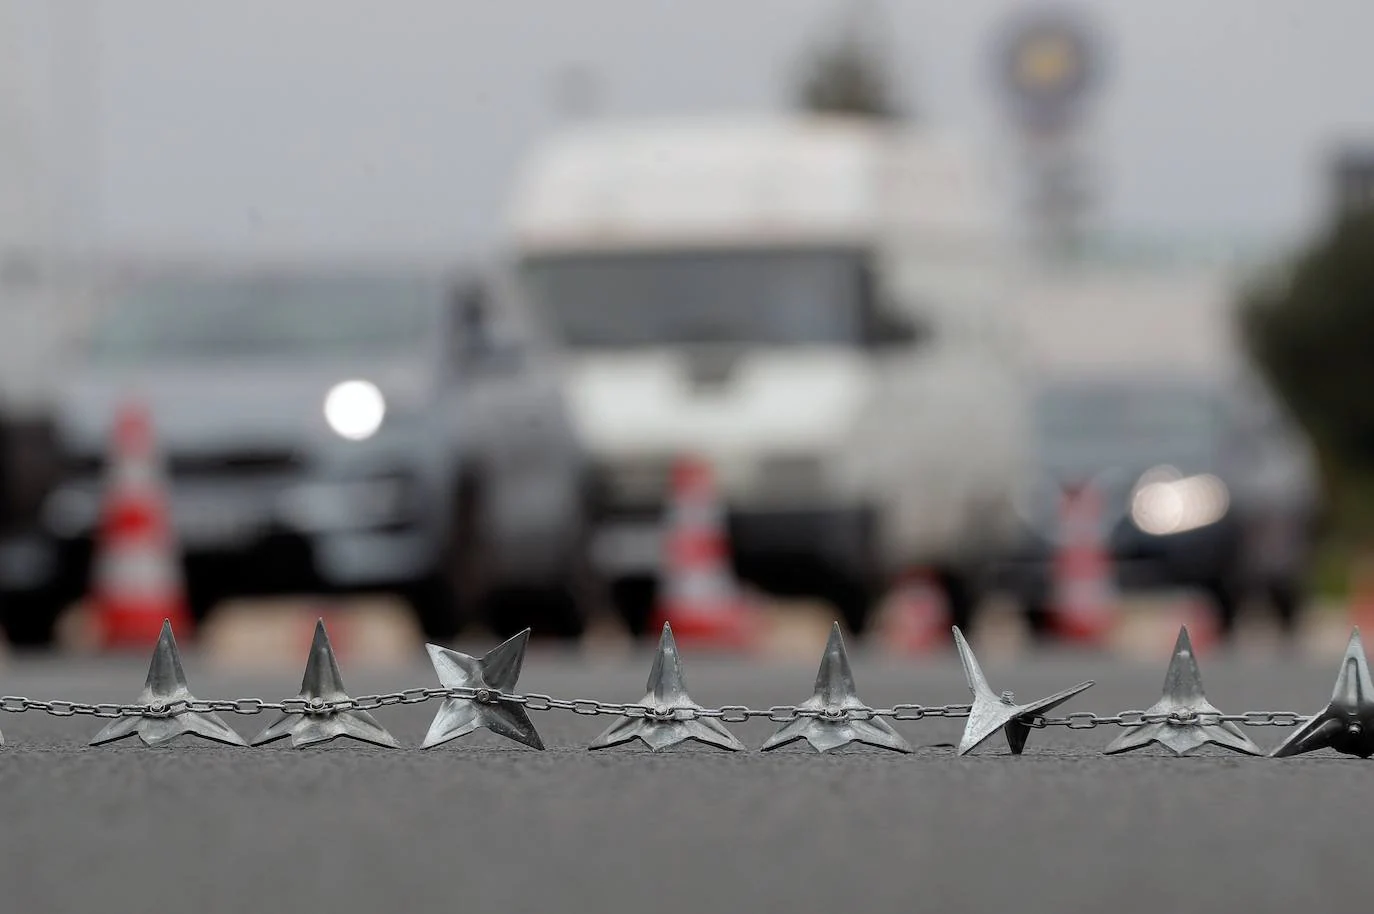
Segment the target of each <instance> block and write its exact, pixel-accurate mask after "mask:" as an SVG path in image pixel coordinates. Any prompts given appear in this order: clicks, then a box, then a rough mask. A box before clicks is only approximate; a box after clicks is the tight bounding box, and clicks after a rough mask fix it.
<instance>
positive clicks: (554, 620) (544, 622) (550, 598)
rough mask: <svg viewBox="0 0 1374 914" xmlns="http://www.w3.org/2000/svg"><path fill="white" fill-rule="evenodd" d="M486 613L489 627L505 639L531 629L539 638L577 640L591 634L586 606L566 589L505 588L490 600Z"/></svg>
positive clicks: (489, 597) (573, 590)
mask: <svg viewBox="0 0 1374 914" xmlns="http://www.w3.org/2000/svg"><path fill="white" fill-rule="evenodd" d="M486 612H487V623H488V625H489V627H490V628H491V630H492V631H493V632H495V633H496V635H497V636H498V637H500V638H502V639H505V638H509V637H511V636H512V635H515V634H517V633H519V632H521V631H524V630H525V629H527V628H528V629H530V630H531V631H532V633H533V634H534V635H535V636H536V637H550V638H559V639H565V640H576V639H578V638H581V637H582V635H583V633H584V632H585V631H586V630H587V616H586V610H585V608H584V603H583V601H582V600H580V599H578V595H577V592H576V588H574V587H571V586H566V585H561V586H560V585H551V586H548V587H503V588H501V589H499V590H497V591H495V592H493V593H492V594H490V595H489V596H488V598H487V601H486Z"/></svg>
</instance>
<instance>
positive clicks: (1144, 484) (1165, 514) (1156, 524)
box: [1131, 467, 1231, 536]
mask: <svg viewBox="0 0 1374 914" xmlns="http://www.w3.org/2000/svg"><path fill="white" fill-rule="evenodd" d="M1230 505H1231V497H1230V493H1228V492H1227V491H1226V484H1225V483H1224V482H1222V481H1221V480H1220V479H1218V478H1217V477H1215V476H1213V475H1211V474H1210V473H1204V474H1202V475H1198V476H1180V475H1179V474H1178V472H1177V471H1176V470H1174V469H1173V468H1172V467H1161V468H1158V469H1154V470H1151V471H1150V472H1148V473H1146V474H1145V475H1144V476H1142V477H1140V481H1139V482H1138V483H1136V487H1135V492H1134V494H1133V495H1132V496H1131V520H1132V521H1134V522H1135V525H1136V526H1137V527H1139V528H1140V529H1141V530H1143V531H1144V532H1145V533H1150V534H1153V535H1155V536H1167V535H1169V534H1172V533H1185V532H1187V531H1189V530H1196V529H1198V528H1199V527H1206V526H1207V525H1208V524H1214V523H1216V522H1217V521H1219V520H1221V519H1222V518H1223V517H1225V516H1226V511H1227V509H1228V508H1229V507H1230Z"/></svg>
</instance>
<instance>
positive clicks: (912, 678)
mask: <svg viewBox="0 0 1374 914" xmlns="http://www.w3.org/2000/svg"><path fill="white" fill-rule="evenodd" d="M819 648H820V645H819V644H818V645H817V652H818V653H819ZM1338 659H1339V655H1338V654H1335V655H1332V656H1331V657H1330V658H1329V662H1327V661H1328V658H1323V662H1321V663H1320V664H1314V663H1313V662H1312V661H1311V660H1310V659H1307V658H1302V659H1293V660H1291V661H1290V660H1285V659H1283V658H1265V659H1251V660H1243V659H1235V658H1222V657H1215V658H1207V659H1205V660H1204V665H1203V674H1204V678H1205V680H1206V683H1207V687H1208V692H1209V696H1210V697H1211V698H1212V700H1213V701H1214V702H1215V703H1216V704H1217V705H1218V706H1219V707H1221V708H1222V709H1223V710H1224V711H1228V712H1229V711H1236V712H1238V711H1243V710H1261V709H1263V710H1270V709H1276V710H1288V709H1291V710H1297V711H1302V712H1308V713H1310V712H1312V711H1315V710H1317V709H1318V708H1319V707H1320V706H1321V705H1322V704H1323V703H1324V701H1325V699H1326V698H1327V696H1328V695H1329V693H1330V688H1331V684H1332V681H1333V679H1334V675H1335V668H1336V665H1337V661H1338ZM854 660H855V669H856V676H857V678H858V684H859V688H860V692H861V694H862V695H863V697H864V698H865V699H866V700H867V701H869V702H870V703H871V704H887V703H892V702H899V701H921V702H925V703H928V704H935V703H944V702H954V701H963V700H965V698H966V695H967V690H966V689H965V688H964V684H963V680H962V677H961V674H960V673H959V671H958V668H957V666H956V665H955V662H954V660H953V658H952V657H940V658H937V659H933V660H928V661H920V662H915V663H907V664H902V665H899V664H895V663H894V662H893V661H891V660H886V659H881V658H877V657H866V656H864V655H863V654H856V655H855V656H854ZM686 662H687V667H686V669H687V676H688V684H689V686H690V687H691V690H692V692H693V695H694V697H695V698H697V700H698V701H700V702H702V703H703V704H720V703H734V702H747V703H749V704H751V705H763V706H766V705H770V704H775V703H792V702H796V701H799V700H801V699H802V698H804V697H806V695H807V694H808V693H809V689H810V681H811V677H812V675H813V672H814V668H813V667H812V665H811V664H810V663H809V662H808V663H806V664H804V665H802V664H798V663H793V662H788V663H768V664H766V665H758V664H752V663H749V662H747V661H742V660H728V659H712V658H701V657H699V656H694V655H693V654H692V653H691V652H690V651H687V652H686ZM143 666H144V661H143V660H142V659H141V658H140V659H137V660H130V661H129V662H110V661H102V662H95V663H92V662H91V661H86V662H83V663H78V662H76V661H71V660H49V661H33V662H19V661H11V662H9V663H7V664H5V665H4V666H3V667H0V692H3V693H5V694H26V695H31V696H35V697H43V698H68V699H75V700H84V701H128V700H132V699H133V698H134V697H135V695H136V694H137V692H138V689H139V686H140V685H141V682H142V675H143ZM186 666H187V672H188V675H189V677H190V680H191V686H192V689H193V690H194V691H195V692H196V693H197V695H198V696H200V697H238V696H248V695H252V696H258V697H283V696H288V695H293V694H295V691H296V685H297V684H298V682H299V671H298V670H294V669H291V670H286V669H283V670H280V671H273V672H270V673H269V672H260V673H256V674H253V675H246V674H237V675H236V674H227V673H224V672H213V671H207V670H206V668H205V667H206V663H205V662H203V659H202V658H198V657H196V656H195V655H194V654H191V653H188V654H187V656H186ZM984 666H985V667H986V671H987V673H988V676H989V679H990V680H991V681H992V684H993V686H994V687H996V688H1015V689H1016V690H1017V692H1018V695H1020V696H1023V697H1031V696H1032V693H1040V694H1044V693H1047V692H1049V691H1052V690H1055V689H1058V688H1060V687H1063V686H1067V685H1070V684H1072V683H1074V682H1078V681H1080V680H1082V679H1085V678H1096V679H1097V680H1098V685H1097V687H1096V688H1094V689H1091V690H1089V691H1088V692H1087V693H1086V694H1085V695H1084V696H1082V697H1081V698H1080V699H1078V700H1076V701H1075V702H1073V703H1071V704H1070V705H1068V706H1066V707H1065V708H1064V710H1065V711H1072V710H1095V711H1099V712H1109V711H1113V712H1114V711H1120V710H1125V709H1128V708H1142V707H1145V706H1147V705H1148V704H1150V703H1152V702H1153V701H1154V699H1155V698H1156V697H1157V694H1158V690H1159V686H1160V680H1161V678H1162V675H1163V665H1162V662H1161V663H1159V664H1153V663H1151V664H1148V665H1146V664H1143V663H1140V662H1129V663H1123V662H1122V661H1111V660H1108V659H1106V658H1094V657H1062V656H1061V657H1043V658H1037V659H1031V660H1024V659H1023V660H1018V661H1015V662H1012V661H1006V662H999V661H998V660H996V659H988V658H985V659H984ZM647 670H648V657H647V655H645V656H637V657H633V658H607V659H604V660H602V661H600V662H597V663H595V664H593V663H592V662H591V661H587V660H580V659H577V658H573V657H569V656H567V655H562V654H558V653H554V652H539V651H536V652H532V653H531V655H530V657H529V658H528V660H527V662H526V664H525V675H524V677H523V679H522V682H521V685H522V687H524V688H526V689H528V690H532V691H544V692H552V693H556V694H559V695H562V696H567V697H579V696H595V697H597V698H602V699H606V700H622V701H623V700H638V699H639V698H640V696H641V694H642V688H643V681H644V677H645V675H646V673H647ZM344 674H345V679H346V680H347V682H348V685H349V686H350V688H351V690H352V692H353V693H354V694H363V693H365V692H370V691H393V690H398V689H401V688H406V687H410V686H419V685H431V684H434V683H435V680H434V676H433V673H432V671H431V670H430V669H429V668H428V667H427V666H424V665H422V662H421V660H420V658H418V657H417V658H416V663H415V665H414V666H413V667H408V668H405V669H388V670H354V671H350V669H349V668H348V666H347V664H345V669H344ZM434 709H435V705H433V704H429V705H421V706H417V707H402V708H387V709H383V710H381V711H379V712H378V716H379V718H380V719H381V720H382V722H383V723H384V724H386V725H387V726H388V727H390V728H391V729H392V731H393V732H394V733H395V734H396V736H397V737H398V738H400V739H401V740H402V742H404V743H406V744H408V745H414V744H416V743H418V742H419V740H420V738H421V737H422V736H423V734H424V730H425V728H426V726H427V724H428V721H429V718H430V716H431V715H432V714H433V711H434ZM534 717H535V723H536V725H537V726H538V727H539V729H540V731H541V733H542V734H543V736H544V738H545V740H546V742H547V743H548V744H549V745H550V749H549V751H547V752H544V753H539V752H536V751H533V750H528V749H524V748H521V747H518V746H514V744H510V743H503V742H501V741H500V740H498V739H496V738H493V737H490V736H488V735H485V734H483V735H478V736H476V737H471V738H468V739H465V740H460V741H458V742H457V743H453V744H450V745H449V746H446V747H442V748H439V749H434V750H429V751H420V750H418V749H405V750H402V751H387V750H378V749H371V748H354V747H352V746H344V745H337V746H335V747H328V748H324V749H316V750H307V751H296V750H292V749H290V748H287V747H285V746H284V745H283V746H281V747H280V748H278V747H269V748H263V749H253V750H241V749H228V748H217V747H211V746H208V745H199V744H192V745H189V746H186V747H184V748H183V747H177V748H170V749H161V750H148V749H143V748H141V747H139V746H137V745H135V744H123V746H121V747H118V748H100V749H88V748H86V747H85V745H84V742H85V740H87V739H89V738H90V737H91V736H92V735H93V734H94V732H95V731H96V730H97V729H98V727H99V724H100V722H99V721H94V720H91V719H89V718H86V719H82V718H75V719H57V718H52V717H49V716H46V715H39V714H33V713H26V714H23V715H3V716H0V726H3V728H4V733H5V738H6V747H5V748H4V750H3V751H0V911H5V912H8V911H15V912H19V911H25V912H28V911H33V912H40V911H41V912H48V911H52V912H62V911H130V912H134V911H137V912H147V911H158V910H169V909H180V910H195V911H203V912H218V911H226V912H227V911H243V910H248V909H255V910H265V911H271V910H293V909H298V910H310V911H328V912H339V914H342V912H352V911H359V912H361V911H377V910H388V911H394V912H402V911H419V910H438V909H449V910H478V911H483V910H491V911H502V912H520V911H580V910H612V911H621V910H624V911H646V910H654V911H663V912H675V911H689V910H703V909H717V910H727V911H733V910H746V909H754V910H765V911H783V910H801V911H812V910H816V911H819V910H879V911H887V910H891V911H898V910H900V911H938V912H958V911H989V910H1008V911H1011V910H1022V911H1059V912H1063V911H1080V910H1081V911H1088V910H1112V911H1117V912H1132V911H1161V910H1168V911H1193V910H1246V911H1291V910H1293V909H1294V908H1296V907H1299V906H1308V907H1311V908H1312V909H1313V910H1330V909H1332V908H1331V905H1332V904H1333V903H1340V902H1350V903H1354V902H1358V901H1363V900H1364V898H1365V896H1366V895H1367V885H1368V880H1367V878H1366V876H1365V867H1366V865H1367V860H1368V858H1369V853H1370V852H1369V848H1370V846H1371V844H1370V842H1371V840H1374V818H1372V817H1371V812H1374V790H1371V788H1370V786H1369V785H1370V783H1371V782H1372V781H1371V779H1374V762H1362V761H1360V760H1358V759H1348V758H1345V757H1341V756H1335V755H1326V754H1324V753H1323V754H1321V755H1313V756H1308V757H1304V758H1301V759H1296V760H1285V761H1276V760H1268V759H1246V758H1242V757H1238V756H1231V755H1209V756H1206V757H1201V758H1186V759H1174V758H1171V757H1169V758H1166V757H1163V756H1161V755H1136V756H1126V757H1117V758H1105V757H1102V756H1101V755H1100V754H1099V750H1100V748H1101V747H1102V746H1103V745H1105V744H1106V742H1107V741H1108V740H1109V739H1111V738H1112V737H1113V736H1114V735H1115V734H1116V733H1118V732H1119V730H1117V729H1116V728H1111V729H1110V730H1109V731H1101V730H1099V731H1094V732H1087V733H1071V732H1067V731H1064V730H1050V731H1037V732H1035V733H1033V734H1032V736H1031V742H1030V745H1029V747H1028V750H1027V753H1028V754H1027V755H1026V756H1023V757H1021V758H1010V757H1008V756H1007V755H1006V752H1005V744H1003V743H998V744H997V745H996V746H995V747H994V748H993V750H992V751H991V752H990V753H989V754H987V755H984V756H981V757H973V758H968V759H963V760H959V759H955V758H954V757H953V752H952V750H951V749H950V748H947V747H945V746H937V745H934V744H939V743H951V742H953V741H955V740H956V739H957V738H958V733H959V727H960V724H959V723H958V722H951V721H939V722H922V723H915V724H913V723H898V724H897V727H898V729H899V730H900V731H901V732H902V733H903V734H904V735H906V736H907V737H908V738H909V739H910V740H912V742H913V743H914V744H916V745H918V746H919V747H921V748H919V749H918V751H917V753H916V754H915V755H914V756H898V755H895V754H887V753H880V752H876V751H861V752H856V753H846V754H836V755H830V756H818V755H816V754H815V753H813V752H811V751H810V750H809V749H805V748H802V749H798V750H797V751H788V750H784V751H781V752H777V753H770V754H760V753H758V752H756V751H750V752H748V753H743V754H738V755H730V754H725V753H719V752H715V751H713V750H701V751H695V750H688V751H684V752H678V753H673V754H659V755H653V754H650V753H647V752H642V751H634V750H631V751H620V750H610V751H607V752H604V753H591V752H588V751H586V750H585V749H584V748H582V747H584V746H585V745H586V744H587V742H588V741H589V740H590V739H591V738H592V737H593V736H595V735H596V734H597V733H598V732H599V731H600V729H601V728H602V727H604V726H605V725H606V724H608V723H609V722H610V718H583V717H577V716H574V715H571V714H566V713H557V714H556V713H543V714H536V715H535V716H534ZM229 719H230V722H231V724H233V725H234V726H236V728H237V729H239V731H240V732H242V733H244V734H245V735H247V736H251V735H252V734H253V733H255V732H256V731H257V729H258V728H259V727H261V726H263V725H265V724H266V723H267V720H265V719H264V718H263V717H256V718H249V717H230V718H229ZM771 727H772V725H771V724H769V723H767V722H751V723H750V724H747V725H738V726H734V727H733V729H734V731H735V732H736V733H737V734H738V735H739V736H740V737H741V738H742V739H744V740H745V742H746V743H748V744H749V745H750V746H757V745H759V744H760V743H761V742H762V741H763V740H764V739H765V738H766V737H767V736H768V735H769V733H771V732H772V731H771ZM1250 732H1251V735H1252V736H1253V737H1255V739H1256V740H1257V741H1258V742H1259V743H1260V744H1261V745H1262V746H1263V747H1265V748H1269V747H1270V746H1272V745H1274V744H1275V743H1276V742H1277V741H1278V740H1279V739H1280V738H1281V737H1282V735H1283V734H1284V733H1286V732H1288V731H1286V730H1278V729H1273V728H1265V729H1253V730H1251V731H1250ZM124 746H127V747H124ZM984 751H985V752H986V751H987V750H984Z"/></svg>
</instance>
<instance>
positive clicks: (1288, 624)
mask: <svg viewBox="0 0 1374 914" xmlns="http://www.w3.org/2000/svg"><path fill="white" fill-rule="evenodd" d="M1268 591H1269V602H1270V603H1271V604H1272V605H1273V607H1274V614H1275V615H1276V616H1278V620H1279V627H1280V628H1281V629H1282V630H1283V633H1284V634H1285V635H1287V636H1289V637H1292V635H1293V633H1294V632H1295V631H1296V630H1297V627H1298V614H1299V612H1300V611H1301V610H1302V585H1301V584H1299V583H1298V582H1297V581H1296V580H1292V579H1287V580H1279V581H1271V582H1270V583H1269V587H1268Z"/></svg>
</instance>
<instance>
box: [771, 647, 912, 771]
mask: <svg viewBox="0 0 1374 914" xmlns="http://www.w3.org/2000/svg"><path fill="white" fill-rule="evenodd" d="M799 707H801V708H805V709H807V710H812V711H820V712H821V713H822V715H824V716H821V717H812V716H806V717H799V718H797V719H796V720H793V721H788V722H787V723H785V724H783V725H782V726H781V727H779V728H778V732H776V733H774V734H773V735H772V736H770V737H769V738H768V742H766V743H764V744H763V751H764V752H767V751H768V750H770V749H777V748H779V747H782V746H786V745H788V744H789V743H794V742H796V741H797V740H799V739H804V740H806V741H807V742H808V743H810V744H811V747H812V748H813V749H815V750H816V751H817V752H827V751H829V750H831V749H837V748H839V747H840V746H846V745H848V744H850V743H863V744H865V745H868V746H876V747H878V748H879V749H892V750H893V751H895V752H910V751H911V746H909V745H908V744H907V741H906V740H904V739H902V738H901V736H899V735H898V734H897V731H895V730H893V729H892V725H891V724H889V723H888V722H887V721H885V720H883V719H882V718H878V717H874V718H872V719H871V720H851V719H850V718H849V717H848V716H847V715H846V713H845V712H846V711H849V710H852V709H856V708H866V707H867V706H866V705H865V704H864V703H863V702H862V701H860V700H859V696H858V694H857V693H856V691H855V688H854V673H853V671H852V670H851V669H850V667H849V655H848V653H846V651H845V649H844V637H843V636H842V635H841V634H840V623H838V622H836V623H835V625H834V627H833V628H831V630H830V640H829V641H828V642H826V645H825V653H824V654H822V655H821V666H820V669H819V670H818V671H817V672H816V687H815V691H814V692H813V693H812V695H811V697H810V698H808V699H807V700H806V701H804V702H802V703H801V704H800V705H799Z"/></svg>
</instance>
